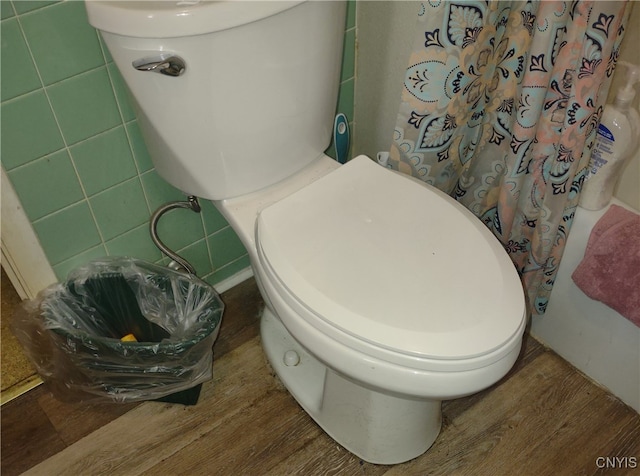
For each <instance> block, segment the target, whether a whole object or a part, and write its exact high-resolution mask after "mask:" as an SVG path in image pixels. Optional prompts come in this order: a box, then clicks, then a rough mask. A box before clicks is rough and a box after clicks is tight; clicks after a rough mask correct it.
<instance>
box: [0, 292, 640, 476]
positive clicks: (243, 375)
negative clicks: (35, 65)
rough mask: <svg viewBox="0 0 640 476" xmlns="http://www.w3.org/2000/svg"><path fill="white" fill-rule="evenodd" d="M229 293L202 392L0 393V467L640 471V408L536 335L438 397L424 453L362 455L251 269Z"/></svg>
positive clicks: (9, 471) (89, 471) (138, 471)
mask: <svg viewBox="0 0 640 476" xmlns="http://www.w3.org/2000/svg"><path fill="white" fill-rule="evenodd" d="M223 299H224V301H225V303H226V304H227V309H226V312H225V316H224V319H223V325H222V328H221V332H220V337H219V338H218V341H217V342H216V345H215V347H214V352H215V353H214V359H215V360H214V378H213V380H212V381H210V382H207V383H206V384H205V385H204V386H203V391H202V394H201V396H200V400H199V402H198V404H197V405H194V406H186V407H185V406H182V405H173V404H165V403H157V402H145V403H141V404H130V405H116V404H102V405H96V404H93V405H88V404H68V403H61V402H58V401H57V400H55V399H54V398H53V397H52V396H51V395H50V394H49V393H48V392H47V390H46V388H45V387H39V388H37V389H35V390H32V391H31V392H29V393H27V394H26V395H24V396H22V397H19V398H18V399H16V400H14V401H12V402H9V403H8V404H6V405H4V406H2V410H1V412H2V468H1V471H2V474H3V475H4V476H8V475H14V474H21V473H23V472H24V471H26V474H34V475H37V474H43V475H47V476H49V475H55V474H60V475H71V474H73V475H76V474H77V475H93V474H110V475H118V474H122V475H158V474H163V475H165V474H167V475H173V474H189V475H197V474H203V475H208V474H216V475H236V474H246V475H263V474H265V475H289V474H296V475H297V474H303V475H327V474H340V475H356V474H365V475H388V476H391V475H414V474H415V475H425V474H434V475H437V474H442V475H451V474H455V475H458V474H470V475H485V474H486V475H511V474H518V475H529V474H530V475H565V474H566V475H574V474H633V472H640V415H638V414H637V413H636V412H635V411H633V410H632V409H630V408H629V407H627V406H625V405H624V404H623V403H622V402H620V401H619V400H618V399H616V398H614V397H612V396H611V395H610V394H608V393H607V392H606V391H605V390H603V389H602V388H600V387H598V386H597V385H595V384H593V383H592V382H590V381H589V380H588V379H586V378H585V377H584V376H583V375H581V374H580V373H579V372H577V371H576V370H575V369H573V368H572V367H571V366H570V365H569V364H567V363H566V362H565V361H563V360H562V359H561V358H559V357H558V356H557V355H556V354H554V353H553V352H551V351H548V350H546V349H545V348H544V347H543V346H541V345H540V344H539V343H538V342H536V341H535V340H534V339H532V338H530V337H527V338H526V340H525V345H524V348H523V351H522V354H521V356H520V359H519V360H518V362H517V363H516V365H515V366H514V368H513V369H512V370H511V372H510V373H509V374H508V375H507V376H506V377H505V378H504V379H503V380H502V381H500V382H499V383H498V384H496V385H494V386H493V387H492V388H490V389H488V390H485V391H483V392H480V393H478V394H476V395H472V396H470V397H467V398H461V399H457V400H453V401H449V402H445V403H444V404H443V428H442V432H441V434H440V436H439V438H438V440H436V442H435V444H434V445H433V446H432V448H431V449H430V450H429V451H428V452H427V453H425V454H424V455H422V456H420V457H419V458H416V459H414V460H412V461H410V462H408V463H405V464H401V465H395V466H381V465H372V464H369V463H365V462H362V461H361V460H360V459H359V458H357V457H355V456H353V455H352V454H350V453H349V452H347V451H346V450H344V449H343V448H342V447H340V446H339V445H338V444H336V443H335V442H334V441H333V440H331V439H330V438H329V437H328V436H327V435H326V434H324V432H323V431H322V430H321V429H320V428H319V427H318V426H317V425H316V424H315V423H314V422H313V420H312V419H311V418H310V417H309V416H308V415H307V414H306V413H304V411H302V410H301V409H300V407H299V406H298V405H297V404H296V402H295V400H294V399H293V398H292V397H291V396H290V395H289V394H288V393H287V392H286V391H284V390H283V389H282V387H281V386H280V385H279V383H278V382H277V380H276V379H274V378H273V376H272V375H271V373H270V369H269V366H268V365H267V364H266V361H265V358H264V355H263V353H262V350H261V347H260V341H259V336H258V315H259V311H260V308H261V306H262V301H261V299H260V297H259V295H258V292H257V289H256V287H255V283H254V282H253V280H250V281H247V282H245V283H242V284H241V285H240V286H237V287H235V288H233V289H232V290H230V291H228V292H227V293H225V294H224V295H223ZM598 457H603V458H607V457H609V458H611V459H613V458H615V457H618V458H619V459H618V460H615V461H618V467H617V468H608V469H606V470H605V469H601V468H599V467H598V462H599V463H600V464H603V463H604V461H605V460H598V461H596V459H597V458H598ZM634 462H635V463H634ZM634 464H635V466H636V468H632V467H629V466H633V465H634ZM625 465H626V466H627V467H620V466H625Z"/></svg>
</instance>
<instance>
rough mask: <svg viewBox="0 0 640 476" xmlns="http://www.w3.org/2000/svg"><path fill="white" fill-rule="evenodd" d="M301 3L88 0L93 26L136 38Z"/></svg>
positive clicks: (215, 25) (208, 26) (211, 28)
mask: <svg viewBox="0 0 640 476" xmlns="http://www.w3.org/2000/svg"><path fill="white" fill-rule="evenodd" d="M300 3H303V1H302V0H298V1H270V0H258V1H252V2H247V1H243V0H231V1H214V0H182V1H180V0H173V1H167V0H164V1H163V0H159V1H154V0H140V1H118V0H85V5H86V8H87V16H88V18H89V23H90V24H91V25H92V26H93V27H94V28H97V29H98V30H100V31H105V32H109V33H113V34H116V35H122V36H131V37H137V38H175V37H181V36H193V35H202V34H205V33H212V32H215V31H220V30H226V29H229V28H233V27H236V26H239V25H244V24H246V23H250V22H253V21H256V20H261V19H263V18H267V17H269V16H271V15H275V14H276V13H280V12H282V11H285V10H287V9H289V8H292V7H294V6H296V5H298V4H300Z"/></svg>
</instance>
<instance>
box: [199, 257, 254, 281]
mask: <svg viewBox="0 0 640 476" xmlns="http://www.w3.org/2000/svg"><path fill="white" fill-rule="evenodd" d="M249 266H251V261H250V260H249V255H244V256H242V257H241V258H239V259H237V260H235V261H232V262H231V263H229V264H227V265H225V266H223V267H221V268H218V269H216V270H215V271H214V272H213V274H210V275H209V276H207V277H206V278H205V281H206V282H207V283H209V284H211V285H212V286H215V284H216V283H219V282H220V281H222V280H224V279H227V278H230V277H231V276H233V275H234V274H236V273H239V272H240V271H242V270H243V269H246V268H248V267H249Z"/></svg>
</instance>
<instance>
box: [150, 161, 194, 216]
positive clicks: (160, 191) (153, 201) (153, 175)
mask: <svg viewBox="0 0 640 476" xmlns="http://www.w3.org/2000/svg"><path fill="white" fill-rule="evenodd" d="M140 179H141V180H142V186H143V187H144V192H145V194H146V196H147V201H148V202H149V209H150V210H151V211H152V212H153V211H154V210H156V209H157V208H158V207H159V206H161V205H164V204H165V203H167V202H172V201H177V200H186V195H185V194H184V193H182V192H181V191H180V190H178V189H177V188H175V187H174V186H172V185H171V184H169V183H167V182H165V181H164V179H162V177H160V176H159V175H158V173H157V172H156V171H155V170H151V171H149V172H147V173H145V174H142V175H141V176H140Z"/></svg>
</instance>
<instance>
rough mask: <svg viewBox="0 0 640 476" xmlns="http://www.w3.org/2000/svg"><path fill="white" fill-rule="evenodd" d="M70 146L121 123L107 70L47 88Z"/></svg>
mask: <svg viewBox="0 0 640 476" xmlns="http://www.w3.org/2000/svg"><path fill="white" fill-rule="evenodd" d="M47 92H48V94H49V97H50V98H51V104H52V105H53V109H54V111H55V112H56V116H57V117H58V121H59V122H60V127H61V129H62V134H63V135H64V137H65V139H66V141H67V144H75V143H76V142H79V141H81V140H83V139H87V138H88V137H91V136H93V135H95V134H99V133H100V132H104V131H106V130H108V129H111V128H113V127H115V126H117V125H119V124H121V123H122V121H121V119H120V113H119V111H118V106H117V105H116V99H115V96H114V94H113V90H112V88H111V82H110V81H109V75H108V74H107V70H106V67H102V68H99V69H96V70H94V71H91V72H89V73H85V74H81V75H79V76H74V77H73V78H71V79H67V80H65V81H61V82H59V83H56V84H54V85H53V86H49V87H48V88H47Z"/></svg>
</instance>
